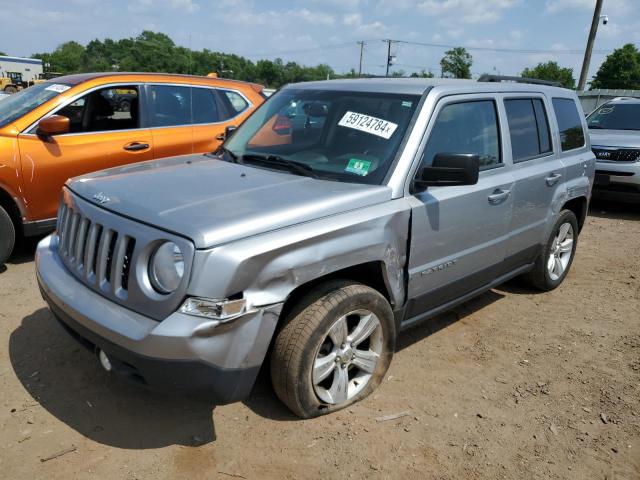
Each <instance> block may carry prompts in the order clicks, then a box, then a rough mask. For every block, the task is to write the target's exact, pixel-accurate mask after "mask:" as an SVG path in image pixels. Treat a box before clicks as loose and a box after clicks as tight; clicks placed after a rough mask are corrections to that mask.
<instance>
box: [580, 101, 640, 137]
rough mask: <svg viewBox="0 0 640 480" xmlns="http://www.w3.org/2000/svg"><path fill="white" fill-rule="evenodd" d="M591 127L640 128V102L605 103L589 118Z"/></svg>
mask: <svg viewBox="0 0 640 480" xmlns="http://www.w3.org/2000/svg"><path fill="white" fill-rule="evenodd" d="M587 125H588V126H589V128H604V129H607V130H640V103H609V104H605V105H603V106H602V107H600V108H599V109H597V110H596V111H595V112H593V113H592V114H591V115H589V118H587Z"/></svg>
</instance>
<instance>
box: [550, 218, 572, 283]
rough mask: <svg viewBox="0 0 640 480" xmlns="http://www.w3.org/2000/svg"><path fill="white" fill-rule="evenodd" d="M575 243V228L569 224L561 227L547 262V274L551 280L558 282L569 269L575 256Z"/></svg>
mask: <svg viewBox="0 0 640 480" xmlns="http://www.w3.org/2000/svg"><path fill="white" fill-rule="evenodd" d="M573 241H574V234H573V226H572V225H571V224H570V223H569V222H566V223H563V224H562V225H560V228H559V229H558V234H557V235H556V236H555V238H554V239H553V242H552V244H551V251H550V253H549V258H548V260H547V272H548V273H549V278H551V280H553V281H556V280H558V279H559V278H560V277H562V275H563V274H564V272H565V270H566V269H567V266H568V265H569V261H570V260H571V255H573Z"/></svg>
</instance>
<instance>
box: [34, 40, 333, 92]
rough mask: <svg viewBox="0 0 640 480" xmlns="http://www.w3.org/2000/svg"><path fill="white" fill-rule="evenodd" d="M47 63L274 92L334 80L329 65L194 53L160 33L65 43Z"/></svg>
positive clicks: (63, 68) (61, 68) (54, 67)
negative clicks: (183, 76)
mask: <svg viewBox="0 0 640 480" xmlns="http://www.w3.org/2000/svg"><path fill="white" fill-rule="evenodd" d="M33 58H40V59H42V60H43V62H45V63H49V64H50V67H49V69H50V70H51V71H54V72H61V73H77V72H103V71H112V70H120V71H131V72H168V73H191V74H194V75H206V74H208V73H211V72H216V73H217V74H218V75H219V76H220V77H225V78H235V79H238V80H245V81H250V82H260V83H263V84H265V85H268V86H270V87H280V86H281V85H283V84H284V83H290V82H302V81H309V80H321V79H326V78H335V77H336V74H335V72H334V71H333V69H332V68H331V67H330V66H329V65H325V64H320V65H316V66H305V65H300V64H298V63H296V62H287V63H286V64H285V63H284V62H283V61H282V60H281V59H276V60H274V61H271V60H259V61H258V62H257V63H253V62H252V61H251V60H249V59H247V58H244V57H241V56H239V55H233V54H228V53H222V52H213V51H211V50H208V49H206V48H205V49H203V50H190V49H188V48H185V47H181V46H179V45H176V44H175V43H174V42H173V40H172V39H171V38H170V37H169V36H167V35H165V34H164V33H160V32H152V31H147V30H145V31H143V32H142V33H141V34H140V35H138V36H137V37H133V38H123V39H120V40H112V39H110V38H107V39H105V40H98V39H96V40H92V41H90V42H89V43H88V44H87V45H86V47H85V46H82V45H80V44H79V43H77V42H67V43H63V44H62V45H60V46H59V47H58V48H56V49H55V50H54V51H53V52H47V53H39V54H35V55H33Z"/></svg>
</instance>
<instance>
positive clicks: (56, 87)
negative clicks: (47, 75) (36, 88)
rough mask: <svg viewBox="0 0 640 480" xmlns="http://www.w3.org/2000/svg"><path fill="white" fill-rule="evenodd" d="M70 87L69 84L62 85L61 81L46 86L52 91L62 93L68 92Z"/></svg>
mask: <svg viewBox="0 0 640 480" xmlns="http://www.w3.org/2000/svg"><path fill="white" fill-rule="evenodd" d="M70 88H71V87H70V86H69V85H61V84H59V83H54V84H53V85H49V86H48V87H47V88H45V90H51V91H52V92H58V93H62V92H66V91H67V90H69V89H70Z"/></svg>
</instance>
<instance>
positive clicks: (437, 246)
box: [406, 95, 514, 322]
mask: <svg viewBox="0 0 640 480" xmlns="http://www.w3.org/2000/svg"><path fill="white" fill-rule="evenodd" d="M447 98H448V99H447V100H445V101H442V102H441V103H440V104H439V105H438V106H437V108H436V111H435V113H434V119H435V120H433V119H432V121H431V128H430V133H429V134H428V139H427V140H426V145H424V147H423V150H422V154H421V165H430V164H431V162H432V161H433V157H434V156H435V155H436V154H438V153H475V154H478V155H479V156H480V175H479V179H478V183H477V184H476V185H466V186H441V187H429V188H428V189H427V190H425V191H422V192H417V193H415V194H414V196H413V198H412V204H413V207H412V223H411V232H412V235H411V248H410V252H411V253H410V258H409V299H410V301H409V304H408V311H407V317H406V318H407V319H409V322H411V320H410V319H411V318H414V320H418V319H419V318H420V315H421V314H423V313H425V312H428V311H434V309H437V308H438V307H444V306H446V305H447V303H449V302H452V301H454V300H456V299H459V298H461V297H463V296H464V295H465V294H468V293H471V292H473V291H474V290H477V289H478V288H481V287H483V286H485V285H487V284H488V283H490V282H491V281H492V280H493V279H494V278H496V277H498V276H499V275H500V274H501V273H502V268H503V267H502V264H503V260H504V259H505V255H506V250H505V248H506V247H507V246H508V239H509V224H510V221H511V214H512V209H513V201H512V194H511V191H512V189H513V185H514V181H513V178H512V175H511V172H510V165H507V164H506V163H504V159H505V155H504V152H503V151H502V148H501V145H502V142H501V138H500V137H501V132H500V127H499V121H498V117H499V115H498V105H497V104H496V101H495V99H493V98H490V97H486V96H484V97H483V96H476V95H465V96H453V97H447Z"/></svg>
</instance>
